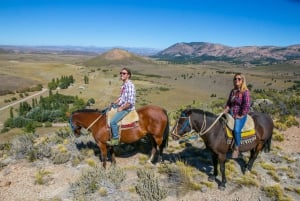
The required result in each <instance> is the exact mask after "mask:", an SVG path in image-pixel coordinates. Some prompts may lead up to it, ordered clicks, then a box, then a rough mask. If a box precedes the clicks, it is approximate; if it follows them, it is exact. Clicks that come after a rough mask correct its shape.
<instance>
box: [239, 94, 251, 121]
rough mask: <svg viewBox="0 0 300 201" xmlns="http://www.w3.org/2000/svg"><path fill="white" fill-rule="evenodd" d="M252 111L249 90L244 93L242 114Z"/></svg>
mask: <svg viewBox="0 0 300 201" xmlns="http://www.w3.org/2000/svg"><path fill="white" fill-rule="evenodd" d="M249 111H250V92H249V90H246V91H244V93H243V105H242V114H241V115H242V116H244V115H247V114H248V113H249Z"/></svg>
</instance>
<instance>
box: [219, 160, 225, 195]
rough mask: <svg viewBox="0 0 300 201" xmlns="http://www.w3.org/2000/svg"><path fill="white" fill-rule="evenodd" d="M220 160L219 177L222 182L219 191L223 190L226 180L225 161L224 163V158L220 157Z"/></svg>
mask: <svg viewBox="0 0 300 201" xmlns="http://www.w3.org/2000/svg"><path fill="white" fill-rule="evenodd" d="M219 160H220V171H221V175H222V181H221V184H220V185H219V189H220V190H225V187H226V186H225V184H226V182H227V179H226V174H225V161H226V158H224V157H222V158H221V159H219Z"/></svg>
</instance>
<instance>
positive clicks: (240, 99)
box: [224, 73, 250, 158]
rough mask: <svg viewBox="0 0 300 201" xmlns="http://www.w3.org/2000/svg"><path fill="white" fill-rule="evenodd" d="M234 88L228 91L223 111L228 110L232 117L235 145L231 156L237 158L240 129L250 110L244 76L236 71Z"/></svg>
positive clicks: (248, 94)
mask: <svg viewBox="0 0 300 201" xmlns="http://www.w3.org/2000/svg"><path fill="white" fill-rule="evenodd" d="M233 86H234V88H233V89H232V90H231V91H230V94H229V97H228V100H227V103H226V106H225V109H224V113H227V112H229V113H230V114H231V115H232V116H233V118H234V129H233V133H234V141H235V147H234V151H233V153H232V158H238V156H239V146H240V144H241V131H242V128H243V126H244V125H245V122H246V120H247V114H248V113H249V111H250V92H249V90H248V88H247V85H246V78H245V76H244V75H243V74H241V73H236V74H235V75H234V78H233Z"/></svg>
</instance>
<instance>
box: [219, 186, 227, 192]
mask: <svg viewBox="0 0 300 201" xmlns="http://www.w3.org/2000/svg"><path fill="white" fill-rule="evenodd" d="M225 188H226V187H225V185H220V186H219V187H218V189H219V190H221V191H225Z"/></svg>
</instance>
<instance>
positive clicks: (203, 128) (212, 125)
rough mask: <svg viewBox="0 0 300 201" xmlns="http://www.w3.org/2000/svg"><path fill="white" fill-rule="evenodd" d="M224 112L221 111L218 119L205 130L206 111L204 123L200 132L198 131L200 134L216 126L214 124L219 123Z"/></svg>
mask: <svg viewBox="0 0 300 201" xmlns="http://www.w3.org/2000/svg"><path fill="white" fill-rule="evenodd" d="M223 114H224V112H222V113H220V114H219V116H218V117H217V118H216V120H215V121H214V122H213V123H212V124H211V125H210V126H209V127H208V129H206V130H205V128H206V118H205V113H204V120H203V124H202V127H201V130H200V132H199V133H198V135H199V136H202V135H204V134H205V133H207V132H208V131H210V129H212V127H214V125H215V124H216V123H217V121H218V120H219V119H220V118H221V117H222V115H223Z"/></svg>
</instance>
